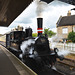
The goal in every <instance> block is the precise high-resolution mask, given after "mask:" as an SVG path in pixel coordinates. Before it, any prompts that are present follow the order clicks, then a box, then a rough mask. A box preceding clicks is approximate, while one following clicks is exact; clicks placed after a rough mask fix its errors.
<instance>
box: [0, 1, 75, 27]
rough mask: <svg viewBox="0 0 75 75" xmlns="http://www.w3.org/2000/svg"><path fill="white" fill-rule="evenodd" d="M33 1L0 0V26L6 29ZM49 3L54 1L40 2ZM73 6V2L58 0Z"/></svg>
mask: <svg viewBox="0 0 75 75" xmlns="http://www.w3.org/2000/svg"><path fill="white" fill-rule="evenodd" d="M32 1H34V0H0V26H6V27H8V26H9V25H10V24H11V22H12V21H13V20H14V19H15V18H16V17H18V15H20V14H21V13H22V11H23V10H24V9H26V7H27V6H28V5H29V4H30V3H31V2H32ZM40 1H45V2H47V3H50V2H51V1H54V0H40ZM59 1H63V2H66V3H70V4H72V5H75V1H74V0H59Z"/></svg>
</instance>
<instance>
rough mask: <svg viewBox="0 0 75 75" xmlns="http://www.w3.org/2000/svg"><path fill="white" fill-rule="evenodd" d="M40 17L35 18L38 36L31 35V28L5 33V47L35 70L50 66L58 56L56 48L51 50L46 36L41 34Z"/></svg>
mask: <svg viewBox="0 0 75 75" xmlns="http://www.w3.org/2000/svg"><path fill="white" fill-rule="evenodd" d="M42 20H43V19H42V18H37V23H38V28H37V30H38V36H37V37H36V38H33V37H32V29H31V28H27V29H25V31H13V32H11V33H9V34H7V35H6V47H7V48H10V50H11V51H12V52H13V53H14V54H15V55H16V56H17V57H19V58H20V59H21V60H22V61H23V62H24V63H25V64H27V65H28V66H29V67H30V68H31V69H33V70H34V71H35V72H37V73H39V71H41V70H44V68H45V69H46V68H51V67H52V66H53V65H54V63H55V62H56V58H60V59H62V57H60V56H58V54H57V48H55V49H54V50H51V49H50V47H49V41H48V38H47V36H44V35H42Z"/></svg>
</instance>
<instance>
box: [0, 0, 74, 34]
mask: <svg viewBox="0 0 75 75" xmlns="http://www.w3.org/2000/svg"><path fill="white" fill-rule="evenodd" d="M72 8H75V6H73V5H70V4H67V3H64V2H60V1H57V0H55V1H53V2H51V3H49V4H46V5H45V6H44V9H43V13H42V14H43V15H42V17H43V28H50V29H51V30H53V31H54V32H56V22H57V21H58V19H59V17H60V16H61V15H62V16H66V15H67V12H68V10H70V9H72ZM36 10H37V5H36V2H35V1H34V2H32V3H31V4H30V5H29V6H28V7H27V8H26V9H25V10H24V11H23V12H22V13H21V14H20V15H19V16H18V17H17V18H16V19H15V20H14V21H13V22H12V23H11V24H10V26H9V27H8V28H7V27H0V34H4V33H6V32H8V31H10V30H11V29H12V28H15V27H17V26H18V25H20V26H23V27H24V28H26V27H29V26H30V27H31V28H32V29H33V32H34V33H36V32H37V31H36V29H37V20H36V18H37V14H36ZM71 13H72V15H74V14H75V11H71Z"/></svg>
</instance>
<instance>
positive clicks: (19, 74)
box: [0, 45, 37, 75]
mask: <svg viewBox="0 0 75 75" xmlns="http://www.w3.org/2000/svg"><path fill="white" fill-rule="evenodd" d="M0 75H37V74H36V73H35V72H34V71H32V70H31V69H30V68H29V67H27V66H26V65H25V64H23V63H22V62H21V61H20V60H19V59H17V57H15V56H14V55H13V54H12V53H11V52H9V51H8V50H7V49H6V48H5V47H3V46H2V45H0Z"/></svg>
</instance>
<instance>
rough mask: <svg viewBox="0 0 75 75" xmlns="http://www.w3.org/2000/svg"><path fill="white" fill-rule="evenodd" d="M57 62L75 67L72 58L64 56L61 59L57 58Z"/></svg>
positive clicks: (74, 61)
mask: <svg viewBox="0 0 75 75" xmlns="http://www.w3.org/2000/svg"><path fill="white" fill-rule="evenodd" d="M58 62H59V63H62V64H65V65H68V66H70V67H74V68H75V60H73V59H69V58H64V60H63V61H59V60H58Z"/></svg>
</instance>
